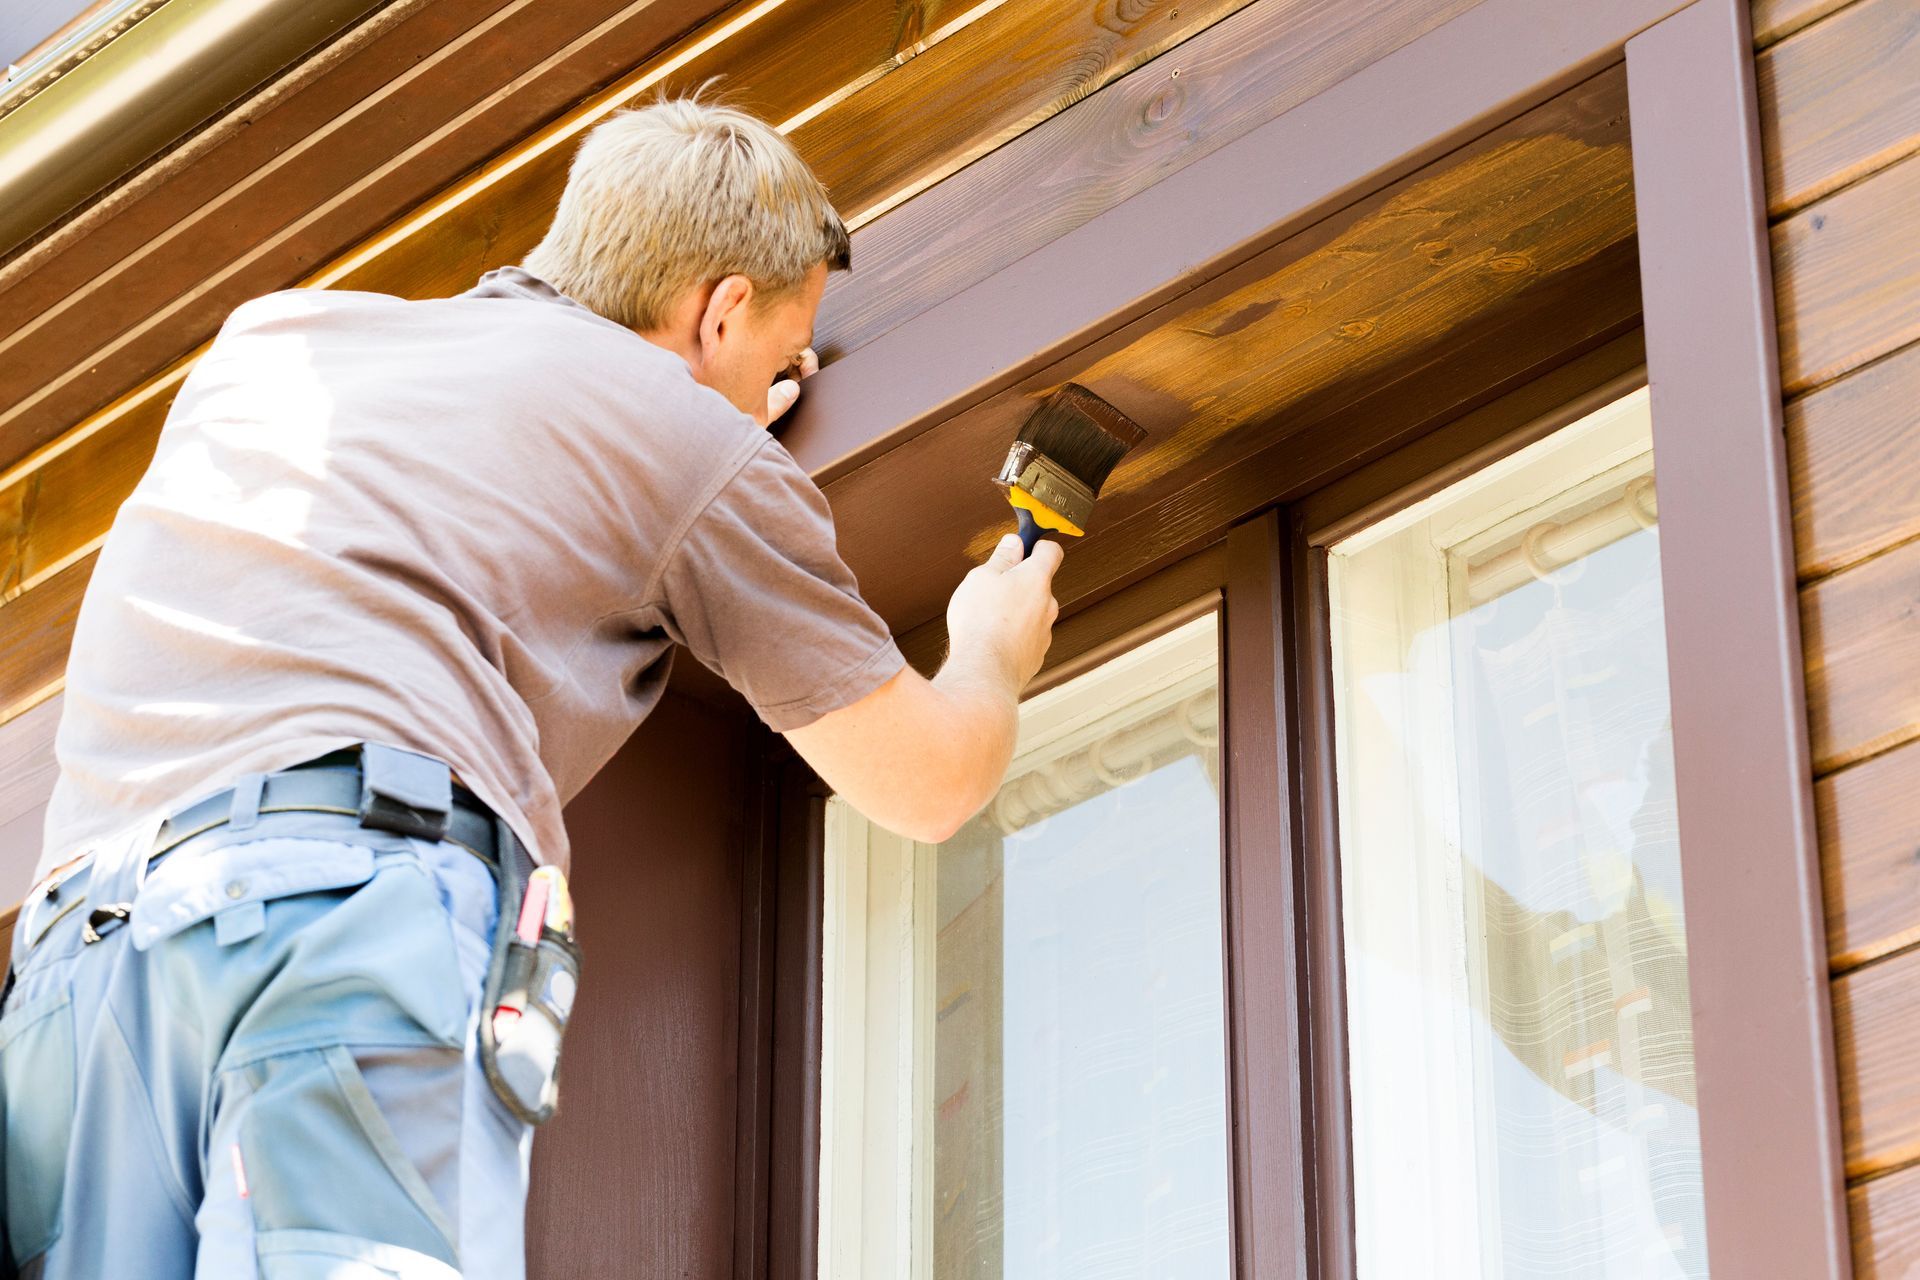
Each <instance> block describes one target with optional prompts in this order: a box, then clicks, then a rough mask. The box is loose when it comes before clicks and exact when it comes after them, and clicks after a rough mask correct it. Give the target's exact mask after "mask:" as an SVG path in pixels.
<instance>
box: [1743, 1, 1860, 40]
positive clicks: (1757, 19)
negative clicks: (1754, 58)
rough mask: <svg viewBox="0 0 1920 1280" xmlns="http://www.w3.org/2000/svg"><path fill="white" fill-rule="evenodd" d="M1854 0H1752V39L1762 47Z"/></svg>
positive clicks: (1784, 37)
mask: <svg viewBox="0 0 1920 1280" xmlns="http://www.w3.org/2000/svg"><path fill="white" fill-rule="evenodd" d="M1853 2H1854V0H1754V4H1753V41H1754V43H1755V44H1756V45H1759V46H1762V47H1765V46H1767V45H1770V44H1773V43H1775V42H1776V41H1779V40H1784V39H1786V38H1787V37H1788V36H1790V35H1792V34H1793V33H1794V32H1796V31H1799V30H1800V29H1801V28H1803V27H1808V26H1811V25H1812V24H1814V23H1816V22H1818V21H1820V19H1822V18H1824V17H1826V16H1827V15H1828V14H1830V13H1836V12H1838V11H1839V10H1841V9H1844V8H1846V7H1847V6H1848V5H1850V4H1852V3H1853Z"/></svg>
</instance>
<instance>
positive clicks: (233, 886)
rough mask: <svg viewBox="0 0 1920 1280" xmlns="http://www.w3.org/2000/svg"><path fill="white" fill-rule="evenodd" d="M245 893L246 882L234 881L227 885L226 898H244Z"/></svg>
mask: <svg viewBox="0 0 1920 1280" xmlns="http://www.w3.org/2000/svg"><path fill="white" fill-rule="evenodd" d="M246 892H247V882H246V881H245V880H234V881H232V882H230V883H229V884H228V885H227V896H228V897H229V898H242V897H245V896H246Z"/></svg>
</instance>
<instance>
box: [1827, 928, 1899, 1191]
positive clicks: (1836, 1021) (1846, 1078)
mask: <svg viewBox="0 0 1920 1280" xmlns="http://www.w3.org/2000/svg"><path fill="white" fill-rule="evenodd" d="M1833 1029H1834V1037H1835V1041H1836V1044H1837V1046H1838V1049H1839V1068H1840V1116H1841V1125H1842V1129H1843V1132H1844V1135H1845V1148H1846V1163H1847V1176H1848V1177H1849V1178H1862V1177H1866V1176H1869V1175H1871V1174H1874V1173H1878V1172H1881V1171H1883V1170H1889V1169H1895V1168H1899V1167H1900V1166H1902V1165H1907V1164H1912V1163H1913V1162H1915V1161H1916V1160H1920V951H1903V952H1900V953H1899V954H1898V955H1894V956H1890V957H1888V958H1887V959H1885V960H1879V961H1876V962H1875V963H1873V964H1870V965H1867V966H1866V967H1865V968H1862V969H1855V970H1854V971H1853V972H1851V973H1848V974H1844V975H1842V976H1841V977H1839V978H1837V979H1835V980H1834V983H1833Z"/></svg>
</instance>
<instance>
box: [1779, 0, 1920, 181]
mask: <svg viewBox="0 0 1920 1280" xmlns="http://www.w3.org/2000/svg"><path fill="white" fill-rule="evenodd" d="M1755 73H1756V76H1757V79H1758V83H1759V89H1760V127H1761V136H1762V138H1763V140H1764V142H1765V144H1766V145H1765V148H1764V151H1763V158H1764V160H1765V164H1766V170H1765V171H1766V181H1767V212H1768V213H1769V214H1770V215H1771V216H1773V217H1775V218H1779V217H1783V216H1785V215H1786V214H1788V213H1791V212H1792V211H1793V210H1795V209H1798V208H1801V207H1802V206H1804V205H1808V204H1811V203H1813V202H1814V201H1815V200H1818V199H1820V198H1821V197H1823V196H1825V195H1828V194H1829V193H1831V192H1833V191H1835V190H1837V189H1838V188H1840V187H1843V186H1845V185H1846V184H1847V183H1849V182H1854V181H1856V180H1858V179H1860V178H1863V177H1865V176H1866V175H1867V174H1869V173H1872V172H1873V171H1874V170H1876V169H1883V168H1885V167H1886V166H1887V165H1889V164H1892V163H1893V162H1894V161H1896V160H1898V159H1900V158H1901V157H1902V156H1905V155H1909V154H1911V153H1912V152H1914V151H1916V150H1920V22H1916V21H1915V20H1914V8H1913V0H1860V3H1858V4H1855V5H1853V6H1852V7H1851V8H1849V9H1847V10H1846V11H1844V12H1842V13H1838V14H1836V15H1834V17H1832V18H1831V19H1829V20H1828V21H1826V22H1822V23H1821V24H1820V25H1819V26H1817V27H1813V28H1811V29H1810V30H1807V31H1803V32H1801V33H1800V34H1799V35H1796V36H1794V37H1792V38H1791V39H1788V40H1784V41H1782V42H1781V43H1779V44H1777V45H1775V46H1774V47H1773V48H1771V49H1768V50H1767V51H1766V52H1764V53H1762V54H1761V55H1760V56H1759V58H1758V59H1757V60H1756V65H1755Z"/></svg>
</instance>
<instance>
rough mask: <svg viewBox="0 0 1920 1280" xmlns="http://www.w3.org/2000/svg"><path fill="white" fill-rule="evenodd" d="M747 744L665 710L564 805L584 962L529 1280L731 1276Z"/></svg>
mask: <svg viewBox="0 0 1920 1280" xmlns="http://www.w3.org/2000/svg"><path fill="white" fill-rule="evenodd" d="M752 737H753V730H752V726H751V725H749V724H748V723H747V722H746V721H744V720H743V719H741V718H739V717H738V716H737V715H729V714H726V713H723V712H720V711H717V710H714V709H712V708H710V707H707V706H705V705H703V704H700V703H695V702H691V701H689V700H686V699H683V698H679V697H668V698H666V699H664V700H663V701H662V702H661V704H660V706H659V708H658V709H657V710H656V711H655V712H654V714H653V716H652V717H651V718H650V719H649V720H648V721H647V723H646V725H645V726H643V727H642V729H641V730H640V732H639V733H637V734H636V735H635V736H634V738H633V740H632V741H631V742H629V743H628V744H627V746H626V747H625V748H623V749H622V750H621V752H620V753H619V754H618V755H616V756H615V757H614V759H613V760H612V761H611V762H610V763H609V764H608V765H607V767H606V768H605V769H604V770H602V772H601V773H600V774H599V776H598V777H596V778H595V779H594V781H593V783H592V785H591V786H589V787H588V789H587V790H586V791H585V792H584V793H582V794H581V795H580V796H579V798H577V799H576V800H575V801H574V802H573V804H572V805H570V806H568V809H567V826H568V830H569V832H570V834H571V835H572V837H573V843H574V872H573V889H574V898H575V901H576V902H577V904H578V907H579V929H580V940H581V945H582V947H583V949H584V951H585V955H586V962H585V965H584V967H583V970H582V974H581V977H582V981H581V988H580V1002H579V1004H578V1006H577V1008H576V1012H575V1015H574V1017H573V1019H572V1025H571V1026H570V1028H569V1030H568V1045H567V1061H566V1065H565V1068H564V1071H565V1081H564V1089H565V1093H564V1097H563V1100H562V1105H561V1109H560V1112H559V1114H558V1115H557V1116H556V1117H555V1118H554V1120H553V1121H552V1122H551V1123H550V1124H549V1125H548V1126H547V1127H546V1128H544V1129H542V1130H541V1132H540V1134H539V1136H538V1138H537V1140H536V1141H535V1143H534V1157H533V1162H534V1170H533V1189H532V1194H531V1196H530V1199H529V1202H528V1210H527V1238H528V1261H529V1274H530V1275H531V1276H535V1277H559V1276H577V1275H673V1276H694V1277H710V1278H713V1280H718V1278H720V1277H725V1276H729V1275H730V1274H731V1273H732V1272H731V1269H732V1259H733V1256H734V1248H735V1245H734V1236H735V1230H736V1218H735V1209H736V1203H737V1198H738V1195H739V1188H738V1184H737V1181H736V1178H737V1169H736V1160H737V1155H736V1151H737V1148H736V1143H737V1140H738V1138H739V1136H740V1135H739V1134H738V1133H737V1128H738V1125H739V1116H740V1112H741V1109H742V1106H743V1103H742V1100H741V1097H740V1092H741V1089H742V1087H743V1080H742V1077H741V1075H740V1072H739V1067H740V1062H741V1044H740V1027H741V1001H742V997H743V994H745V993H744V992H743V985H751V981H752V979H751V978H750V977H747V975H744V974H743V972H742V968H741V961H742V955H743V939H742V933H741V929H742V919H743V915H742V910H743V908H742V901H743V895H748V894H750V893H751V890H752V889H753V887H754V885H753V883H752V882H750V881H749V878H748V877H749V875H750V873H751V872H750V869H751V868H752V867H753V866H754V863H755V861H756V858H755V856H754V850H753V843H752V839H751V837H752V835H753V833H754V830H755V828H754V825H753V817H752V799H751V797H752V795H753V791H752V789H751V787H750V783H751V780H752V776H753V774H752V770H751V767H750V759H751V757H750V754H749V753H750V752H751V751H752V750H753V746H752ZM745 954H748V955H751V954H752V950H751V948H748V949H747V950H746V952H745ZM743 977H746V978H747V982H746V983H745V984H743ZM755 1083H757V1082H755ZM747 1087H752V1086H751V1085H749V1086H747ZM749 1110H751V1108H750V1107H749Z"/></svg>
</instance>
